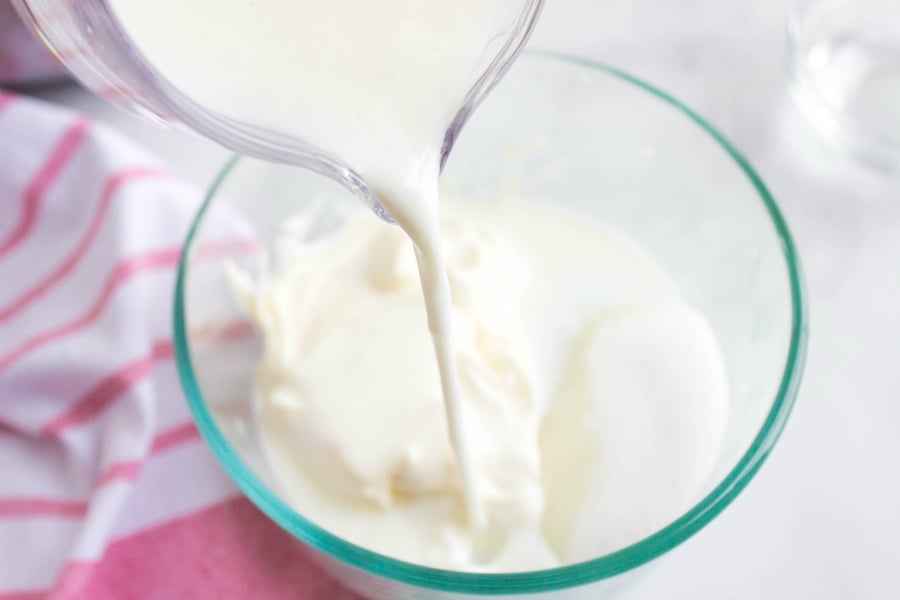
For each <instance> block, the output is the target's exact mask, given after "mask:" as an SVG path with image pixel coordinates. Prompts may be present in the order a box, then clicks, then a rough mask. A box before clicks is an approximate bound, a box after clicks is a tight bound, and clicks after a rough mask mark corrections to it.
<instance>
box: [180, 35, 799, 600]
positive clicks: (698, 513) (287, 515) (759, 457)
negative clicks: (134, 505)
mask: <svg viewBox="0 0 900 600" xmlns="http://www.w3.org/2000/svg"><path fill="white" fill-rule="evenodd" d="M529 54H530V55H531V56H532V57H537V58H542V59H551V60H560V61H563V62H568V63H570V64H575V65H580V66H583V67H586V68H588V69H594V70H598V71H602V72H605V73H609V74H611V75H614V76H616V77H619V78H621V79H623V80H625V81H627V82H629V83H631V84H633V85H636V86H637V87H639V88H642V89H643V90H645V91H647V92H649V93H650V94H653V95H654V96H656V97H658V98H660V99H661V100H663V101H664V102H667V103H668V104H670V105H672V106H674V107H675V108H677V109H678V110H680V111H681V112H682V113H684V114H685V115H686V116H687V117H688V118H690V119H691V120H693V121H694V122H696V123H697V124H698V125H699V126H700V127H701V128H703V129H704V130H705V131H706V133H708V134H709V135H710V136H712V137H713V139H715V140H716V141H717V142H718V143H719V144H720V145H721V146H722V148H723V149H724V150H725V151H726V152H727V153H728V154H729V155H730V156H731V157H732V159H734V161H735V162H736V163H737V164H738V165H739V166H740V167H741V169H743V171H744V173H745V174H746V176H747V177H748V178H749V180H750V182H751V183H752V184H753V186H754V187H755V188H756V191H757V192H758V193H759V197H760V199H761V200H762V202H763V204H764V205H765V207H766V210H768V212H769V217H770V218H771V219H772V224H773V225H774V227H775V229H776V231H777V232H778V235H779V237H780V239H781V244H782V251H783V253H784V257H785V259H786V261H787V267H788V276H789V280H790V287H791V298H792V329H791V341H790V351H789V352H788V356H787V362H786V364H785V367H784V374H783V376H782V380H781V384H780V386H779V388H778V394H777V396H776V397H775V401H774V403H773V404H772V408H771V410H770V411H769V414H768V416H767V417H766V420H765V422H764V423H763V426H762V429H761V430H760V432H759V433H758V434H757V436H756V438H755V439H754V440H753V443H752V444H751V445H750V448H749V450H747V452H746V453H745V454H744V455H743V457H741V460H740V461H739V462H738V463H737V465H736V466H735V467H734V469H732V471H731V472H730V473H729V474H728V476H727V477H726V478H725V479H724V480H723V481H722V483H720V484H719V485H718V486H717V487H716V488H715V489H714V490H713V491H712V492H710V493H709V494H708V495H707V496H706V497H705V498H703V499H702V500H701V501H700V502H699V503H698V504H697V505H696V506H694V508H692V509H691V510H690V511H688V512H687V513H686V514H684V515H683V516H682V517H681V518H679V519H678V520H676V521H675V522H673V523H672V524H670V525H669V526H667V527H665V528H664V529H661V530H660V531H658V532H656V533H654V534H653V535H651V536H650V537H647V538H645V539H643V540H641V541H639V542H637V543H635V544H632V545H631V546H628V547H627V548H624V549H622V550H619V551H617V552H614V553H612V554H608V555H606V556H602V557H600V558H596V559H594V560H589V561H586V562H582V563H578V564H574V565H569V566H565V567H559V568H556V569H548V570H544V571H532V572H528V573H512V574H480V573H460V572H456V571H446V570H441V569H432V568H428V567H423V566H420V565H415V564H412V563H407V562H404V561H400V560H396V559H393V558H389V557H387V556H384V555H381V554H378V553H376V552H372V551H369V550H365V549H363V548H360V547H359V546H356V545H354V544H351V543H349V542H347V541H345V540H343V539H341V538H339V537H337V536H335V535H333V534H331V533H329V532H327V531H325V530H324V529H322V528H320V527H318V526H317V525H315V524H314V523H312V522H310V521H308V520H307V519H305V518H303V517H302V516H300V515H299V514H297V513H296V512H295V511H294V510H293V509H291V508H290V507H289V506H288V505H287V504H285V503H284V502H283V501H281V500H280V499H279V498H278V497H277V496H276V495H275V494H274V493H272V492H271V491H269V489H268V488H267V487H266V486H265V485H264V484H263V483H262V482H261V481H260V480H259V478H257V477H256V475H254V473H253V472H252V471H251V470H250V469H249V468H248V467H247V465H246V464H244V462H243V461H242V460H241V459H240V457H238V456H237V454H235V452H234V451H233V450H232V449H231V446H230V445H229V444H228V442H227V441H226V439H225V437H224V436H223V435H222V432H221V431H220V430H219V428H218V426H217V425H216V423H215V421H214V419H213V418H212V415H211V414H210V412H209V410H208V409H207V407H206V403H205V402H204V400H203V395H202V393H201V391H200V388H199V386H198V384H197V380H196V378H195V377H194V371H193V367H192V365H191V357H190V352H189V349H188V341H187V329H186V323H185V311H184V285H185V277H186V271H187V267H188V256H189V254H190V251H191V246H192V243H193V240H194V235H195V233H196V231H197V226H198V224H199V223H200V221H201V220H202V219H203V215H204V214H205V213H206V211H207V209H208V208H209V206H210V203H211V201H212V199H213V198H214V197H215V196H216V193H217V192H218V190H219V188H220V187H221V185H222V183H223V181H224V180H225V179H226V178H227V177H228V174H229V173H230V172H231V171H232V170H233V169H234V167H235V165H236V164H237V163H238V160H239V157H237V156H235V157H233V158H232V159H231V160H230V161H229V162H228V164H227V165H226V166H225V168H224V169H223V170H222V172H221V173H219V175H218V177H217V178H216V180H215V181H214V183H213V185H212V187H211V188H210V190H209V192H208V194H207V196H206V199H205V200H204V203H203V205H202V206H201V208H200V211H199V213H198V214H197V217H196V218H195V220H194V223H193V225H192V226H191V229H190V232H189V233H188V238H187V242H186V244H185V246H184V250H183V252H182V255H181V260H180V262H179V266H178V276H177V281H176V289H175V314H174V327H175V332H174V338H175V356H176V360H177V363H178V372H179V375H180V377H181V382H182V385H183V387H184V391H185V394H186V395H187V399H188V403H189V404H190V408H191V411H192V412H193V414H194V419H195V420H196V422H197V426H198V428H199V429H200V432H201V433H202V435H203V437H204V438H205V439H206V442H207V443H208V444H209V446H210V447H211V448H212V450H213V452H214V453H215V455H216V457H217V458H218V460H219V461H220V462H221V463H222V465H223V466H224V467H225V470H226V471H227V472H228V473H229V474H230V475H231V477H232V478H233V479H234V481H235V482H236V483H237V485H238V486H239V487H240V488H241V490H243V492H244V493H245V494H246V495H247V496H248V497H249V498H250V500H251V501H253V502H254V503H255V504H256V505H257V506H258V507H259V508H260V509H262V511H263V512H265V513H266V514H267V515H268V516H269V517H270V518H272V519H273V520H274V521H275V522H277V523H278V524H279V525H281V526H282V527H283V528H284V529H286V530H287V531H289V532H290V533H292V534H293V535H294V536H296V537H297V538H298V539H300V540H302V541H303V542H305V543H307V544H309V545H310V546H312V547H313V548H315V549H317V550H319V551H321V552H323V553H325V554H327V555H329V556H331V557H333V558H336V559H338V560H341V561H343V562H346V563H348V564H350V565H352V566H354V567H357V568H358V569H361V570H363V571H366V572H369V573H372V574H374V575H378V576H381V577H385V578H387V579H391V580H395V581H398V582H402V583H406V584H410V585H414V586H420V587H424V588H430V589H436V590H441V591H446V592H457V593H469V594H485V595H500V594H514V593H528V592H546V591H552V590H560V589H565V588H569V587H574V586H578V585H584V584H587V583H591V582H594V581H598V580H601V579H606V578H609V577H613V576H615V575H619V574H621V573H624V572H626V571H628V570H630V569H633V568H635V567H638V566H640V565H643V564H645V563H647V562H649V561H651V560H653V559H654V558H656V557H658V556H660V555H662V554H664V553H666V552H668V551H669V550H671V549H673V548H675V547H676V546H678V545H679V544H681V543H682V542H683V541H685V540H686V539H688V538H689V537H691V536H692V535H694V534H695V533H697V532H698V531H699V530H700V529H702V528H703V527H704V526H705V525H706V524H707V523H709V522H710V521H712V519H713V518H714V517H715V516H716V515H718V514H719V513H720V512H722V510H723V509H724V508H725V507H726V506H728V505H729V504H730V503H731V501H732V500H734V498H735V497H736V496H737V495H738V494H739V493H740V491H741V490H742V489H743V488H744V486H746V485H747V483H748V482H749V481H750V480H751V479H752V478H753V476H754V474H755V473H756V472H757V470H759V468H760V466H761V465H762V463H763V462H764V461H765V459H766V457H767V456H768V454H769V452H770V451H771V450H772V448H773V446H774V445H775V442H776V441H777V440H778V437H779V436H780V435H781V432H782V430H783V429H784V426H785V423H786V422H787V419H788V416H789V415H790V412H791V408H792V407H793V404H794V399H795V397H796V395H797V389H798V387H799V384H800V379H801V375H802V371H803V363H804V357H805V354H806V339H807V307H806V301H805V291H804V286H803V281H802V276H801V271H800V263H799V259H798V257H797V251H796V248H795V246H794V242H793V240H792V238H791V234H790V232H789V231H788V228H787V225H786V224H785V221H784V218H783V217H782V215H781V212H780V211H779V210H778V207H777V206H776V204H775V201H774V199H773V198H772V196H771V194H770V193H769V191H768V190H767V189H766V186H765V185H764V184H763V182H762V180H761V179H760V178H759V176H758V175H757V174H756V173H755V172H754V171H753V169H752V168H751V167H750V165H749V164H748V163H747V161H746V159H744V157H743V156H742V155H741V154H740V153H739V152H738V151H737V150H735V149H734V147H733V146H732V145H731V144H730V143H729V142H728V141H727V140H726V139H725V138H724V137H723V136H722V135H721V134H720V133H719V132H718V131H716V130H715V129H713V127H712V126H711V125H709V124H708V123H707V122H706V121H704V120H703V119H702V118H700V117H699V116H698V115H697V114H696V113H694V112H693V111H691V110H690V109H689V108H687V107H686V106H685V105H684V104H682V103H681V102H679V101H678V100H676V99H674V98H672V97H671V96H669V95H668V94H666V93H665V92H662V91H660V90H658V89H657V88H655V87H653V86H651V85H649V84H647V83H645V82H643V81H641V80H639V79H636V78H634V77H632V76H631V75H628V74H627V73H623V72H622V71H619V70H617V69H614V68H611V67H609V66H606V65H602V64H598V63H595V62H591V61H589V60H585V59H581V58H577V57H573V56H569V55H565V54H559V53H554V52H530V53H529Z"/></svg>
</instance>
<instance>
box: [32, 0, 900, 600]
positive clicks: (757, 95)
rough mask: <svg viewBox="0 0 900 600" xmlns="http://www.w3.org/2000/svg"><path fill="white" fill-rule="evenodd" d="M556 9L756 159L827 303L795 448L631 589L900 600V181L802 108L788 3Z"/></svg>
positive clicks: (591, 51) (592, 51) (719, 599)
mask: <svg viewBox="0 0 900 600" xmlns="http://www.w3.org/2000/svg"><path fill="white" fill-rule="evenodd" d="M546 2H547V7H546V9H545V14H544V16H543V19H542V21H541V24H540V25H539V28H538V31H537V34H536V36H535V38H534V40H533V42H532V45H533V46H541V47H551V48H554V49H560V50H568V51H572V52H577V53H579V54H582V55H584V56H588V57H591V58H595V59H599V60H602V61H605V62H608V63H610V64H613V65H615V66H618V67H621V68H623V69H625V70H627V71H629V72H631V73H633V74H635V75H637V76H639V77H641V78H644V79H646V80H648V81H650V82H651V83H654V84H656V85H658V86H660V87H662V88H663V89H665V90H667V91H669V92H671V93H672V94H673V95H675V96H676V97H678V98H680V99H682V100H684V101H685V102H686V103H687V104H688V105H690V106H691V107H693V108H694V109H696V110H697V111H698V112H699V113H700V114H701V115H703V116H705V117H707V118H708V119H709V120H710V121H711V122H712V123H713V125H715V126H717V127H718V128H719V129H720V130H721V131H723V132H724V133H725V134H726V135H727V136H728V137H730V138H731V139H732V140H733V141H734V142H735V144H736V146H737V147H738V148H739V149H741V150H742V151H743V152H744V153H745V154H746V155H747V156H748V157H749V159H750V161H751V162H752V163H753V164H754V166H755V167H756V168H757V169H758V171H759V172H760V173H761V175H762V176H763V179H764V180H765V181H766V182H767V183H768V185H769V187H770V188H771V190H772V192H773V194H774V196H775V197H776V199H777V200H778V201H779V203H780V205H781V207H782V209H783V211H784V213H785V215H786V217H787V219H788V222H789V224H790V226H791V228H792V230H793V233H794V235H795V237H796V240H797V243H798V246H799V250H800V255H801V258H802V259H803V264H804V267H805V271H806V277H807V285H808V288H809V295H810V298H811V312H812V315H811V338H810V348H809V357H808V362H807V369H806V376H805V378H804V382H803V385H802V388H801V392H800V397H799V399H798V403H797V406H796V408H795V411H794V414H793V417H792V420H791V422H790V423H789V424H788V427H787V430H786V432H785V434H784V436H783V437H782V439H781V441H780V443H779V445H778V446H777V447H776V449H775V451H774V453H773V454H772V456H771V457H770V459H769V461H768V462H767V463H766V465H765V466H764V467H763V468H762V470H761V471H760V473H759V475H758V476H757V477H756V479H755V480H754V481H753V482H752V483H751V484H750V485H749V486H748V488H747V489H746V490H745V492H744V493H743V494H742V495H741V496H740V497H739V498H738V499H737V500H736V501H735V502H734V504H733V505H732V506H731V507H730V508H728V509H727V510H726V511H725V512H724V513H723V514H722V515H721V516H720V517H718V518H717V519H716V520H715V521H714V522H713V523H712V524H711V525H709V526H708V527H707V528H706V529H704V530H703V531H702V532H700V533H699V534H698V535H697V536H696V537H694V538H693V539H691V540H689V541H688V542H687V543H686V544H685V545H683V546H682V547H681V548H679V549H678V550H677V551H675V552H674V553H673V554H672V555H671V556H670V558H669V559H668V560H665V561H663V562H662V563H661V564H660V565H659V566H658V568H657V569H655V570H654V571H652V572H651V573H650V574H649V575H648V577H647V578H646V579H645V580H644V581H643V582H641V583H640V584H638V586H637V587H635V588H633V589H631V590H630V591H629V592H628V593H627V594H626V597H627V598H628V599H632V600H634V599H644V598H654V599H656V598H690V599H698V600H704V599H709V600H737V599H762V598H765V599H782V598H784V599H792V600H793V599H801V598H815V599H817V600H828V599H832V598H834V599H842V600H843V599H854V600H855V599H862V598H898V597H900V433H898V431H900V393H898V391H900V177H894V178H891V177H889V176H886V175H883V174H879V173H875V172H872V171H869V170H868V169H867V168H865V167H861V166H858V165H856V164H855V163H854V162H853V161H852V160H851V159H849V158H847V157H845V156H844V155H843V154H842V153H841V152H840V151H839V150H836V149H834V148H832V147H831V146H830V145H829V144H827V143H826V142H824V141H822V140H821V139H820V138H819V136H818V135H817V134H816V132H815V131H813V130H812V129H811V128H810V126H809V125H808V124H807V123H806V121H805V120H804V119H803V116H802V115H801V114H800V113H799V112H798V111H797V110H796V109H795V108H794V106H793V105H792V103H791V102H790V100H789V98H788V95H787V94H788V93H787V82H788V76H787V70H786V67H785V65H786V43H785V33H784V16H785V13H786V11H787V9H788V7H789V5H790V2H789V1H788V0H757V1H754V0H632V1H629V0H593V1H589V0H546ZM42 95H43V96H44V97H46V98H49V99H53V100H56V101H60V102H63V103H65V104H68V105H70V106H73V107H77V108H80V109H83V110H86V111H88V112H91V113H94V114H96V115H98V116H99V117H100V118H101V119H103V120H105V121H107V122H113V123H115V124H116V125H118V126H120V127H121V128H122V129H124V130H126V131H128V132H129V133H132V134H133V135H134V136H135V137H136V138H138V139H139V140H140V141H142V142H143V143H145V144H146V145H148V146H149V147H151V148H153V149H155V150H156V151H157V152H158V153H159V154H160V155H162V156H163V157H165V158H167V159H168V160H170V161H171V162H172V163H173V165H174V167H175V168H176V170H178V171H179V172H181V173H182V174H184V175H185V176H187V177H188V178H190V179H192V180H193V181H195V182H197V183H198V184H200V185H201V186H204V185H205V184H206V183H207V182H208V181H209V180H210V179H211V178H212V176H213V174H214V173H215V171H216V169H217V168H218V167H219V166H220V165H221V164H222V162H223V161H224V158H225V156H227V153H226V152H225V151H224V150H221V149H219V148H215V147H213V146H212V145H211V144H208V143H206V142H204V141H202V140H199V139H194V138H191V137H189V136H186V135H184V134H179V133H174V132H171V131H164V130H160V129H156V128H155V127H153V126H150V125H145V124H143V123H140V122H138V121H136V120H135V119H133V118H132V117H130V116H128V115H125V114H124V113H121V112H118V111H116V110H114V109H112V108H109V107H107V106H105V105H104V104H103V103H102V102H100V101H99V100H95V99H93V98H91V97H89V96H88V95H87V94H86V93H84V92H81V91H78V90H75V89H68V90H54V91H50V92H45V93H43V94H42Z"/></svg>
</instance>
